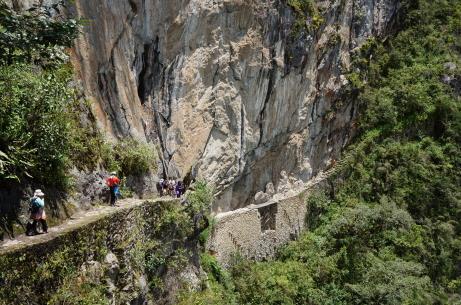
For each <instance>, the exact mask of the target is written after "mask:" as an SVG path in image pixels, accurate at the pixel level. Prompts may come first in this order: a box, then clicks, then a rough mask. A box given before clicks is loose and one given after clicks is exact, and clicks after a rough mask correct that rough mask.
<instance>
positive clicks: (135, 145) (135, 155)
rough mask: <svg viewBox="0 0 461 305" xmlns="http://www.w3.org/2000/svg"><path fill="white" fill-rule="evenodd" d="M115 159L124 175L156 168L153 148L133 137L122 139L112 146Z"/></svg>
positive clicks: (137, 173)
mask: <svg viewBox="0 0 461 305" xmlns="http://www.w3.org/2000/svg"><path fill="white" fill-rule="evenodd" d="M113 149H114V155H115V159H116V161H117V163H118V165H119V167H120V170H121V172H122V174H123V175H124V176H127V175H142V174H145V173H147V172H149V171H150V170H154V169H155V168H156V156H155V152H154V148H153V147H152V146H151V145H149V144H144V143H141V142H138V141H136V140H133V139H124V140H122V141H120V142H118V143H117V144H116V145H115V146H114V148H113Z"/></svg>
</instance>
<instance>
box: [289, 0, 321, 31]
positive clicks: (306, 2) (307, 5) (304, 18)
mask: <svg viewBox="0 0 461 305" xmlns="http://www.w3.org/2000/svg"><path fill="white" fill-rule="evenodd" d="M287 4H288V5H289V6H290V7H291V8H293V10H294V12H295V15H296V21H295V24H294V29H293V32H294V34H295V35H299V33H301V31H303V30H306V31H307V32H310V31H313V30H317V29H318V28H320V26H321V25H322V23H323V22H324V19H323V17H322V16H321V14H320V12H319V10H318V9H317V5H316V3H315V1H314V0H288V2H287Z"/></svg>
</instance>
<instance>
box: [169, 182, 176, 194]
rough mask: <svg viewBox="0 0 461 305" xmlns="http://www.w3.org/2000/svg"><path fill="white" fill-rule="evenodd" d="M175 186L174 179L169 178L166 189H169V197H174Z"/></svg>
mask: <svg viewBox="0 0 461 305" xmlns="http://www.w3.org/2000/svg"><path fill="white" fill-rule="evenodd" d="M175 187H176V181H174V179H172V178H170V180H169V181H168V190H169V193H170V196H171V197H175Z"/></svg>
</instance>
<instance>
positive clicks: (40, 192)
mask: <svg viewBox="0 0 461 305" xmlns="http://www.w3.org/2000/svg"><path fill="white" fill-rule="evenodd" d="M40 196H45V194H44V193H43V192H42V190H41V189H36V190H35V192H34V197H40Z"/></svg>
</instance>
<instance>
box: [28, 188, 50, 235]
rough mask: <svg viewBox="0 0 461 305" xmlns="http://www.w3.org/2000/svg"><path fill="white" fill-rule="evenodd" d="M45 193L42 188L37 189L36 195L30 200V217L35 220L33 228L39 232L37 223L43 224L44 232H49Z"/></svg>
mask: <svg viewBox="0 0 461 305" xmlns="http://www.w3.org/2000/svg"><path fill="white" fill-rule="evenodd" d="M44 197H45V194H44V193H43V192H42V190H41V189H37V190H35V192H34V197H32V198H31V200H30V206H31V215H30V218H31V219H32V220H33V224H32V226H33V228H34V230H35V233H36V234H37V233H38V231H37V223H38V222H40V223H41V224H42V230H43V233H48V225H47V223H46V213H45V199H44Z"/></svg>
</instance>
